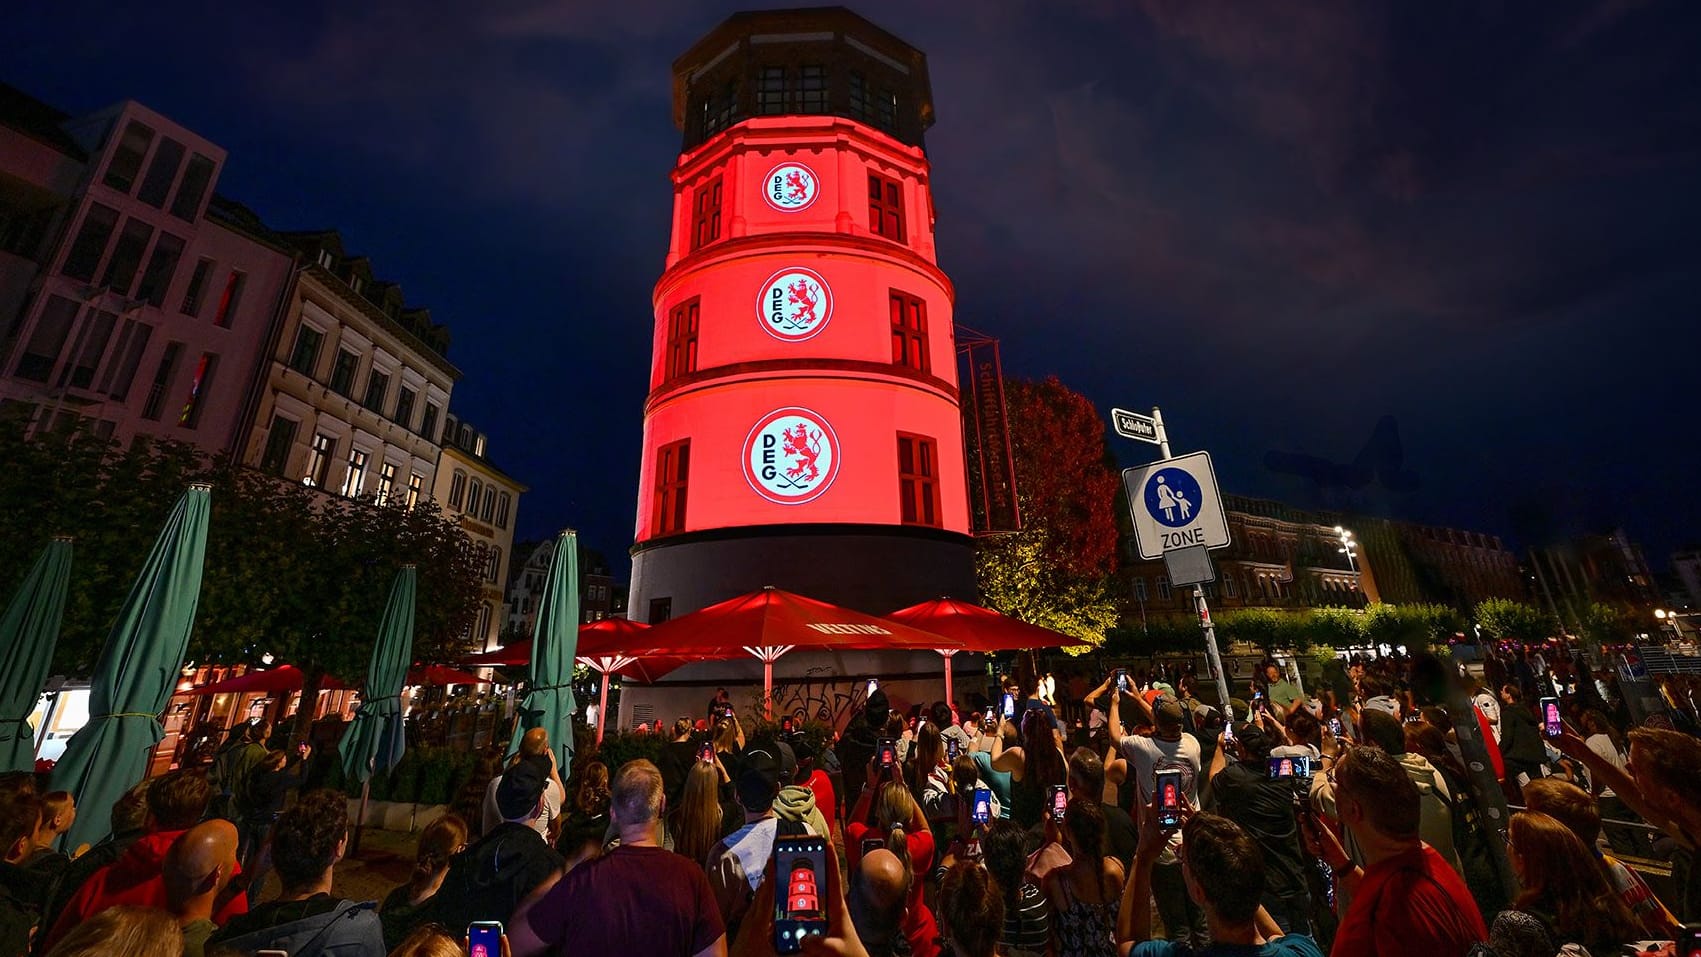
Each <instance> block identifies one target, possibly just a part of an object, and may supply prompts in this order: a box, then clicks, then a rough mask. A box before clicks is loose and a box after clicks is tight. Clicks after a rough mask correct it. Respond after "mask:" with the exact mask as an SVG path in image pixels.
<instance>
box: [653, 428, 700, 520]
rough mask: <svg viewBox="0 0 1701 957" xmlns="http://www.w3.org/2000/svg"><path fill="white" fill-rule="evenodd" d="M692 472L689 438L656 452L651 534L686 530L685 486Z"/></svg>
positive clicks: (665, 446)
mask: <svg viewBox="0 0 1701 957" xmlns="http://www.w3.org/2000/svg"><path fill="white" fill-rule="evenodd" d="M690 475H691V440H690V439H685V440H683V441H679V442H674V443H671V444H669V445H664V446H662V447H661V448H660V449H658V450H657V451H656V514H655V521H654V522H653V523H652V524H653V525H654V528H653V529H652V532H651V534H652V535H672V534H673V533H675V532H682V531H684V530H685V486H686V482H687V480H688V479H689V478H690Z"/></svg>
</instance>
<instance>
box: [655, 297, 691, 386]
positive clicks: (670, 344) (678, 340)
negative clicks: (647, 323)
mask: <svg viewBox="0 0 1701 957" xmlns="http://www.w3.org/2000/svg"><path fill="white" fill-rule="evenodd" d="M698 306H699V300H697V299H692V300H691V301H689V302H683V303H680V304H679V305H677V306H674V307H673V312H672V313H670V314H669V315H668V319H667V375H666V377H665V378H664V380H663V381H666V380H667V379H673V378H675V377H677V376H682V375H685V374H686V373H688V372H696V371H697V317H698Z"/></svg>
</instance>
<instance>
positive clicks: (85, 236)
mask: <svg viewBox="0 0 1701 957" xmlns="http://www.w3.org/2000/svg"><path fill="white" fill-rule="evenodd" d="M117 225H118V210H116V209H113V208H112V207H110V206H102V205H101V204H99V203H92V204H90V205H89V211H88V214H87V215H85V216H84V217H83V225H82V228H80V229H79V230H78V231H77V238H76V240H75V241H74V242H72V243H71V251H70V252H69V253H66V254H65V268H64V269H63V270H61V271H62V272H64V273H65V275H67V276H70V277H71V278H73V279H83V280H90V279H93V278H94V274H95V269H96V268H98V267H99V266H100V259H101V257H102V256H104V255H106V243H107V241H108V240H110V239H111V238H112V230H113V228H114V227H116V226H117Z"/></svg>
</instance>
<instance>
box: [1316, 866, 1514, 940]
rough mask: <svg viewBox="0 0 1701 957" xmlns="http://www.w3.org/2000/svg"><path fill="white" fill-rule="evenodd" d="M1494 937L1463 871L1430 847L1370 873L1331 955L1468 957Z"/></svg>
mask: <svg viewBox="0 0 1701 957" xmlns="http://www.w3.org/2000/svg"><path fill="white" fill-rule="evenodd" d="M1487 939H1488V928H1487V927H1485V926H1483V922H1482V915H1481V914H1479V913H1478V912H1477V904H1476V901H1474V900H1472V899H1471V892H1470V891H1469V890H1468V889H1466V887H1465V882H1464V881H1463V880H1461V879H1460V878H1459V874H1458V872H1457V871H1454V870H1453V868H1452V867H1450V866H1449V865H1448V864H1447V861H1446V859H1444V858H1443V857H1442V856H1441V855H1440V854H1437V853H1436V852H1435V849H1434V848H1432V847H1430V846H1428V845H1424V846H1423V847H1421V848H1419V849H1418V850H1415V851H1408V852H1406V853H1404V854H1400V855H1397V856H1395V857H1391V858H1389V859H1388V860H1385V861H1382V862H1381V863H1379V864H1375V865H1372V866H1371V867H1368V868H1366V869H1365V872H1364V879H1363V880H1361V881H1360V882H1359V885H1358V890H1356V891H1354V892H1353V901H1352V906H1351V907H1349V908H1348V909H1347V913H1346V916H1345V917H1343V918H1342V919H1341V926H1340V928H1339V929H1338V930H1336V931H1335V945H1334V947H1333V948H1331V949H1330V951H1329V953H1330V955H1331V957H1407V955H1409V957H1465V953H1466V952H1467V951H1469V950H1470V949H1471V947H1472V946H1474V945H1475V944H1477V943H1478V942H1480V941H1483V940H1487Z"/></svg>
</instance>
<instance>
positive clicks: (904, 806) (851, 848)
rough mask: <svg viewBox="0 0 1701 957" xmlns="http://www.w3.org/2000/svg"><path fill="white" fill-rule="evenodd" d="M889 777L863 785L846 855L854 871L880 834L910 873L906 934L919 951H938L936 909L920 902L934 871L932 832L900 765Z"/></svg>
mask: <svg viewBox="0 0 1701 957" xmlns="http://www.w3.org/2000/svg"><path fill="white" fill-rule="evenodd" d="M891 774H892V777H891V779H889V780H887V781H885V782H883V783H881V785H880V789H879V790H878V791H870V790H869V789H867V788H863V791H862V796H861V797H859V798H857V801H856V807H855V808H852V809H851V817H850V823H849V824H848V825H846V827H845V853H846V855H847V856H848V857H849V858H850V867H851V870H853V871H854V870H856V869H857V868H858V867H861V866H862V842H863V840H864V839H866V838H878V839H879V840H880V841H881V846H882V847H883V848H884V849H885V850H888V851H891V852H892V854H893V855H895V856H896V857H897V858H898V862H899V863H900V864H902V865H904V867H905V868H907V869H908V870H909V871H910V874H911V880H910V898H909V905H908V909H907V910H906V912H905V913H904V937H905V938H906V939H908V940H909V941H910V944H911V947H912V949H913V950H914V951H915V952H916V953H924V954H931V953H934V952H936V950H937V948H936V947H935V946H934V943H933V942H934V941H935V940H936V939H937V938H938V936H939V929H938V925H937V924H935V923H934V920H933V912H932V911H931V910H929V909H928V907H927V904H926V902H925V901H923V900H922V891H923V887H924V885H925V884H926V883H927V877H928V875H929V873H930V872H931V871H932V869H933V856H934V853H935V849H934V843H933V831H932V830H931V829H929V827H928V825H927V817H926V816H925V815H923V814H922V813H921V806H920V805H918V804H917V803H916V800H915V796H914V795H912V794H910V789H909V788H908V787H905V786H904V782H903V780H902V778H900V777H898V773H897V769H896V768H894V769H893V770H892V772H891Z"/></svg>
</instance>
